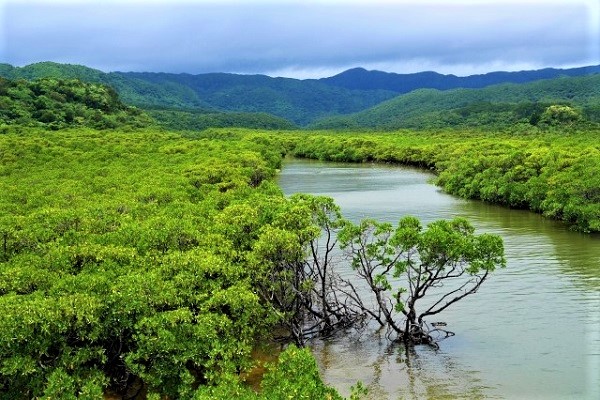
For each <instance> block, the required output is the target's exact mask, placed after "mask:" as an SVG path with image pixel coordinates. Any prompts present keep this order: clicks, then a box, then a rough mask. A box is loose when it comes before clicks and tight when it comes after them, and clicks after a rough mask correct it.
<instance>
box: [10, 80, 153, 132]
mask: <svg viewBox="0 0 600 400" xmlns="http://www.w3.org/2000/svg"><path fill="white" fill-rule="evenodd" d="M152 124H154V122H153V121H152V119H151V118H150V117H148V115H146V114H145V113H143V112H142V111H141V110H139V109H137V108H134V107H130V106H126V105H125V104H123V103H122V102H121V101H120V100H119V98H118V96H117V93H116V92H115V90H114V89H113V88H111V87H109V86H106V85H102V84H97V83H84V82H82V81H80V80H77V79H54V78H45V79H38V80H35V81H26V80H18V81H12V80H8V79H4V78H1V77H0V126H6V125H20V126H35V127H42V128H48V129H60V128H66V127H72V126H86V127H92V128H96V129H106V128H117V127H119V128H122V127H132V128H139V127H146V126H150V125H152Z"/></svg>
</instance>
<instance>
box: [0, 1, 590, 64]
mask: <svg viewBox="0 0 600 400" xmlns="http://www.w3.org/2000/svg"><path fill="white" fill-rule="evenodd" d="M4 19H5V41H6V43H4V49H5V50H4V53H5V54H3V55H2V61H5V62H9V63H13V64H17V65H22V64H26V63H30V62H37V61H44V60H53V61H59V62H71V63H79V64H85V65H90V66H94V67H97V68H101V69H104V70H138V71H165V72H190V73H201V72H211V71H224V72H241V73H264V72H267V71H274V70H285V69H311V68H312V69H332V68H336V67H343V66H352V65H354V66H358V65H371V64H378V63H379V64H383V63H388V64H394V63H396V64H400V63H402V62H410V61H416V60H426V61H427V63H428V64H430V65H440V66H450V67H451V66H452V65H465V64H486V63H488V64H489V63H498V62H499V61H500V62H502V63H504V64H506V65H511V64H515V65H518V64H524V63H528V64H532V65H549V66H560V65H564V64H578V63H579V64H581V63H590V62H599V61H598V59H595V60H590V59H589V57H590V54H589V50H588V49H589V48H590V41H593V40H598V38H593V37H590V34H589V32H590V28H589V23H590V20H589V18H588V17H587V9H586V8H585V6H584V5H583V4H579V3H575V2H574V3H572V4H570V5H569V4H562V5H561V4H555V3H552V4H548V5H547V6H545V7H541V6H540V4H539V3H537V4H535V3H525V4H522V5H519V4H518V3H515V2H511V3H502V2H499V1H498V2H496V3H492V4H491V5H479V6H465V5H464V4H463V5H460V6H458V5H450V4H447V3H440V4H431V3H424V4H420V3H418V2H416V1H415V2H414V3H408V4H407V3H399V4H392V3H385V4H379V5H377V4H376V3H375V4H373V3H367V2H365V3H353V4H350V5H342V4H337V5H324V4H317V3H306V4H302V3H296V4H289V3H281V4H278V3H272V4H268V3H264V4H263V3H257V4H248V3H240V4H224V5H218V4H217V3H212V4H206V3H202V4H194V3H189V2H188V3H175V4H168V3H160V4H155V3H150V4H147V5H145V4H143V3H123V4H115V3H109V4H104V5H103V4H102V3H92V4H90V3H76V4H69V3H64V4H58V5H49V4H46V5H44V4H37V5H35V4H31V3H27V4H19V3H9V4H8V6H7V7H6V8H5V12H4ZM0 48H1V47H0ZM397 72H403V71H397Z"/></svg>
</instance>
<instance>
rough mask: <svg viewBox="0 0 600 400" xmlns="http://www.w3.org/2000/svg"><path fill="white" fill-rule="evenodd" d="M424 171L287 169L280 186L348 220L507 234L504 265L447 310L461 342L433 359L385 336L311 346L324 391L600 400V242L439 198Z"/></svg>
mask: <svg viewBox="0 0 600 400" xmlns="http://www.w3.org/2000/svg"><path fill="white" fill-rule="evenodd" d="M431 177H432V176H431V175H430V174H427V173H424V172H422V171H419V170H414V169H406V168H397V167H389V166H379V165H351V164H329V163H320V162H315V161H304V160H291V161H289V162H287V163H286V164H285V166H284V169H283V171H282V174H281V176H280V181H279V183H280V186H281V187H282V188H283V190H284V192H286V193H288V194H291V193H296V192H305V193H313V194H323V195H328V196H331V197H334V198H335V199H336V202H337V203H338V204H339V205H340V206H341V208H342V211H343V213H344V215H345V216H346V217H348V218H350V219H352V220H355V221H357V220H359V219H361V218H364V217H372V218H376V219H380V220H386V221H389V222H393V223H395V222H397V221H398V220H399V219H400V218H401V217H402V216H404V215H409V214H410V215H416V216H417V217H419V218H420V219H421V220H422V221H423V222H424V223H427V222H431V221H433V220H436V219H440V218H453V217H456V216H462V217H466V218H468V219H469V220H470V221H471V222H472V223H473V224H474V225H475V226H476V228H477V229H478V231H480V232H491V233H497V234H499V235H501V236H502V237H503V239H504V241H505V248H506V255H507V260H508V266H507V268H506V269H504V270H501V271H497V272H496V273H495V274H494V276H492V277H491V279H490V280H489V281H488V282H486V284H485V285H484V286H482V288H481V290H480V291H479V293H478V294H477V295H475V296H471V297H470V298H468V299H465V300H464V301H463V302H459V303H457V304H456V305H455V307H454V308H450V309H448V310H447V311H446V312H445V313H444V315H443V319H444V321H447V322H448V324H449V328H450V330H452V331H454V332H456V333H457V335H456V336H455V337H453V338H451V339H448V340H447V341H444V342H443V343H442V348H441V351H439V352H437V353H435V352H433V351H432V350H430V349H427V348H417V349H416V350H415V352H414V353H408V354H407V353H405V351H404V349H403V348H402V346H398V345H392V346H390V344H389V341H387V340H386V339H385V338H384V337H381V336H377V335H363V336H362V337H361V338H360V340H357V339H356V338H349V337H341V338H337V339H335V340H331V341H326V342H323V341H319V342H316V343H315V344H314V353H315V356H316V357H317V359H318V361H319V363H320V365H321V367H322V369H323V374H324V378H325V379H326V381H328V382H330V383H332V384H333V385H335V386H336V387H339V388H349V387H350V386H351V385H352V384H354V383H355V382H356V381H357V380H362V381H363V382H364V383H365V384H367V385H369V388H370V389H371V394H372V398H382V399H385V398H390V399H396V398H445V397H446V398H494V397H499V398H545V399H563V398H564V399H567V398H578V399H587V398H590V399H596V398H600V237H599V236H591V235H583V234H579V233H575V232H571V231H569V230H568V229H567V228H566V227H565V226H564V225H562V224H560V223H558V222H555V221H551V220H548V219H545V218H543V217H541V216H539V215H536V214H533V213H530V212H527V211H519V210H508V209H505V208H502V207H498V206H493V205H488V204H484V203H482V202H477V201H466V200H463V199H458V198H455V197H452V196H449V195H447V194H444V193H442V192H441V191H440V190H439V189H438V188H436V187H435V186H433V185H431V184H428V183H427V181H428V180H429V179H430V178H431Z"/></svg>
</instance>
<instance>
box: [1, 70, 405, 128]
mask: <svg viewBox="0 0 600 400" xmlns="http://www.w3.org/2000/svg"><path fill="white" fill-rule="evenodd" d="M0 76H4V77H6V78H9V79H38V78H44V77H54V78H77V79H81V80H83V81H86V82H99V83H104V84H107V85H110V86H112V87H114V88H115V90H116V91H117V92H118V93H119V96H120V97H121V99H122V100H123V101H124V102H125V103H127V104H131V105H134V106H138V107H142V108H165V107H167V108H180V109H196V108H200V109H203V110H207V111H212V112H223V111H230V112H241V113H268V114H272V115H274V116H277V117H280V118H283V119H287V120H289V121H292V122H293V123H294V124H297V125H306V124H308V123H309V122H311V121H313V120H314V119H315V118H319V117H325V116H328V115H335V114H348V113H352V112H357V111H360V110H363V109H365V108H369V107H371V106H374V105H375V104H378V103H380V102H381V101H383V100H387V99H390V98H392V97H394V96H395V95H396V93H395V92H393V91H389V90H350V89H346V88H342V87H337V86H330V85H327V84H325V83H321V82H318V81H315V80H305V81H301V80H297V79H289V78H271V77H268V76H264V75H236V74H221V73H214V74H201V75H190V74H166V73H133V72H111V73H103V72H102V71H98V70H95V69H92V68H87V67H83V66H77V65H63V64H56V63H50V62H44V63H37V64H32V65H28V66H25V67H20V68H19V67H12V66H10V65H6V64H3V65H2V68H0Z"/></svg>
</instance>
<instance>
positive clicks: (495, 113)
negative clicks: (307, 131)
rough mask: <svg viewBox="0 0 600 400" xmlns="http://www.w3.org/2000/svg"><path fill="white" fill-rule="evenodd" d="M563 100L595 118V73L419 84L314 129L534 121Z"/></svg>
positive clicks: (508, 125)
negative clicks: (466, 84) (457, 85)
mask: <svg viewBox="0 0 600 400" xmlns="http://www.w3.org/2000/svg"><path fill="white" fill-rule="evenodd" d="M556 104H562V105H568V106H570V107H572V108H573V109H575V110H577V112H578V113H579V114H580V115H581V119H582V121H590V122H594V123H598V122H600V74H596V75H590V76H583V77H573V78H569V77H561V78H556V79H550V80H542V81H537V82H532V83H527V84H520V85H517V84H503V85H495V86H490V87H487V88H484V89H455V90H448V91H439V90H433V89H421V90H416V91H414V92H411V93H408V94H405V95H401V96H398V97H396V98H394V99H392V100H388V101H386V102H384V103H381V104H379V105H377V106H375V107H373V108H371V109H369V110H365V111H361V112H359V113H356V114H353V115H348V116H337V117H330V118H326V119H322V120H320V121H317V122H316V123H314V124H313V125H312V126H313V127H314V128H317V129H359V128H362V129H364V128H371V129H379V130H383V129H385V130H391V129H399V128H414V129H432V128H435V129H438V128H446V127H478V128H482V129H486V130H498V129H502V130H507V129H515V126H517V127H518V126H519V125H525V126H531V125H534V126H537V125H543V124H545V123H547V122H548V121H544V120H543V119H542V115H543V113H544V111H545V110H546V109H547V107H549V106H551V105H556Z"/></svg>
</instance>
